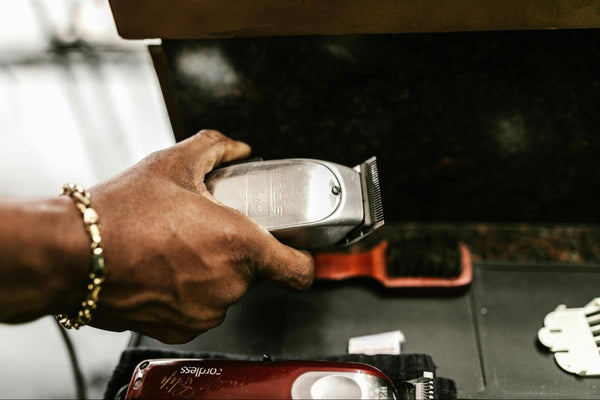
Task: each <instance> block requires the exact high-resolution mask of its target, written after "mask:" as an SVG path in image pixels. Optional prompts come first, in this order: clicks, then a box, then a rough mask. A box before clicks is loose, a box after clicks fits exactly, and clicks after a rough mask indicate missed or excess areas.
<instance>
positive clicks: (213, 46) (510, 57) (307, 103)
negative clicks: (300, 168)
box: [157, 30, 600, 223]
mask: <svg viewBox="0 0 600 400" xmlns="http://www.w3.org/2000/svg"><path fill="white" fill-rule="evenodd" d="M598 43H600V30H575V31H568V30H567V31H565V30H561V31H515V32H472V33H437V34H404V35H350V36H311V37H274V38H240V39H215V40H195V41H168V40H165V41H164V42H163V45H162V50H163V51H164V54H165V55H166V57H165V58H164V60H166V62H165V63H163V64H160V63H157V67H158V69H159V72H160V70H162V74H161V76H162V78H161V84H162V86H163V89H165V93H167V97H169V98H170V99H168V105H169V111H170V114H171V117H172V121H173V125H174V127H175V131H176V135H177V137H178V139H182V138H184V137H187V136H189V135H191V134H193V133H195V132H196V131H198V130H199V129H201V128H215V129H219V130H222V131H223V132H225V133H227V134H229V135H231V136H233V137H235V138H237V139H241V140H245V141H247V142H248V143H250V144H251V145H252V146H253V148H254V154H255V155H259V156H262V157H264V158H266V159H272V158H284V157H313V158H322V159H326V160H330V161H335V162H339V163H342V164H345V165H355V164H358V163H359V162H361V161H363V160H365V159H366V158H368V157H370V156H372V155H376V156H377V157H378V161H379V165H380V178H381V181H382V191H383V200H384V207H385V212H386V217H387V219H388V220H390V221H419V222H423V221H425V222H430V221H434V222H439V221H443V222H458V221H485V222H535V223H598V222H600V207H598V206H597V198H598V193H600V174H598V171H600V157H598V154H599V153H600V135H598V134H597V131H598V127H599V126H600V113H598V106H597V104H598V98H600V96H599V95H600V46H598Z"/></svg>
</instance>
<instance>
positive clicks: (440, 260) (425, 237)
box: [386, 226, 462, 277]
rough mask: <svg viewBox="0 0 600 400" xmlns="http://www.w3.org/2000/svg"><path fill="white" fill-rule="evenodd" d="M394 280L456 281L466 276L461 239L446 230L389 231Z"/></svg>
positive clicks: (390, 267)
mask: <svg viewBox="0 0 600 400" xmlns="http://www.w3.org/2000/svg"><path fill="white" fill-rule="evenodd" d="M386 237H387V239H388V249H387V273H388V275H389V276H390V277H402V276H422V277H428V276H432V277H455V276H458V275H460V273H461V272H462V263H461V254H460V250H459V237H458V235H457V234H456V233H454V232H449V231H443V230H412V229H400V228H396V229H394V227H392V226H387V227H386Z"/></svg>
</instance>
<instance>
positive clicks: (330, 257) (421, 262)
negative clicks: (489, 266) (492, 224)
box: [314, 224, 473, 290]
mask: <svg viewBox="0 0 600 400" xmlns="http://www.w3.org/2000/svg"><path fill="white" fill-rule="evenodd" d="M375 237H377V239H378V240H379V241H378V242H376V243H375V244H374V245H372V246H371V247H366V248H362V249H350V251H347V252H343V251H341V249H339V250H331V251H330V250H328V251H326V252H320V253H317V254H315V256H314V258H315V279H316V280H321V281H327V280H329V281H339V280H344V279H354V278H370V279H374V280H376V281H378V282H379V283H381V284H382V285H383V286H384V287H385V288H392V289H393V288H431V289H436V290H437V289H459V288H462V287H465V286H467V285H468V284H470V283H471V280H472V278H473V267H472V263H471V252H470V251H469V249H468V247H467V245H466V244H464V243H462V242H461V241H460V238H459V237H458V235H457V234H454V233H452V232H448V231H444V230H428V229H419V228H409V227H406V226H399V225H394V224H392V225H386V226H385V228H384V229H382V230H380V231H379V233H378V234H376V235H373V237H372V239H375ZM365 242H372V240H366V241H365ZM361 246H362V244H361ZM362 247H364V246H362Z"/></svg>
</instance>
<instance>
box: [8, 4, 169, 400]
mask: <svg viewBox="0 0 600 400" xmlns="http://www.w3.org/2000/svg"><path fill="white" fill-rule="evenodd" d="M148 42H149V41H126V40H123V39H121V38H119V36H118V35H117V33H116V29H115V26H114V22H113V18H112V15H111V12H110V7H109V5H108V2H107V1H105V0H3V1H1V2H0V195H3V196H56V195H58V193H59V192H60V189H61V187H62V184H63V183H65V182H71V181H72V182H78V183H80V184H82V185H84V186H88V187H89V186H91V185H93V184H95V183H97V182H99V181H102V180H104V179H106V178H108V177H110V176H111V175H113V174H115V173H117V172H119V171H120V170H122V169H124V168H126V167H128V166H130V165H131V164H133V163H135V162H137V161H138V160H140V159H141V158H143V157H144V156H145V155H147V154H148V153H150V152H152V151H154V150H158V149H161V148H164V147H167V146H169V145H171V144H172V143H173V142H174V139H173V134H172V131H171V128H170V124H169V122H168V117H167V114H166V111H165V106H164V102H163V99H162V95H161V93H160V87H159V85H158V81H157V79H156V74H155V72H154V69H153V67H152V62H151V60H150V57H149V55H148V52H147V50H146V46H147V45H148V44H149V43H148ZM67 333H68V334H69V337H70V338H71V340H72V341H73V344H74V348H75V352H76V354H77V355H78V357H79V361H80V363H81V369H82V372H83V374H84V377H85V379H86V381H87V384H88V397H89V398H101V397H102V395H103V391H104V387H105V386H106V381H107V379H108V377H109V376H110V374H111V372H112V370H113V368H114V367H115V366H116V365H117V361H118V358H119V355H120V353H121V351H122V350H123V349H124V348H125V346H126V344H127V342H128V341H129V338H130V334H129V333H128V332H124V333H111V332H104V331H100V330H97V329H94V328H88V327H84V328H82V329H81V330H79V331H73V332H67ZM0 360H2V362H1V363H0V383H1V386H2V389H1V390H0V398H11V399H15V398H60V399H67V398H75V397H76V389H75V382H74V378H73V372H72V369H71V364H70V361H69V357H68V353H67V348H66V346H65V342H64V341H63V339H62V338H61V335H60V331H59V329H58V327H57V325H56V324H55V322H54V321H53V319H52V318H50V317H48V318H43V319H41V320H38V321H35V322H32V323H29V324H25V325H18V326H10V325H4V324H0Z"/></svg>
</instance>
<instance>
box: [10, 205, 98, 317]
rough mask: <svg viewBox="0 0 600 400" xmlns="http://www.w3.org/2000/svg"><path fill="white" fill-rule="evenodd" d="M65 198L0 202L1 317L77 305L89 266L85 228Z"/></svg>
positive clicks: (37, 314)
mask: <svg viewBox="0 0 600 400" xmlns="http://www.w3.org/2000/svg"><path fill="white" fill-rule="evenodd" d="M77 213H78V210H77V209H76V208H75V206H74V205H73V203H72V202H71V201H70V199H69V198H64V197H62V198H60V197H56V198H46V199H32V200H2V201H0V221H2V224H0V248H1V249H2V251H1V254H0V276H1V279H0V281H1V282H0V287H1V289H2V293H3V296H1V297H2V299H0V304H1V306H0V320H2V321H7V322H25V321H29V320H33V319H36V318H39V317H41V316H44V315H48V314H54V313H56V312H65V311H69V310H72V309H76V308H77V306H78V303H79V302H80V298H81V296H83V295H84V294H85V282H86V276H87V273H88V270H89V253H88V251H87V249H88V248H89V244H88V243H87V238H86V232H85V229H84V227H83V225H82V223H81V218H80V217H79V216H78V215H77Z"/></svg>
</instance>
